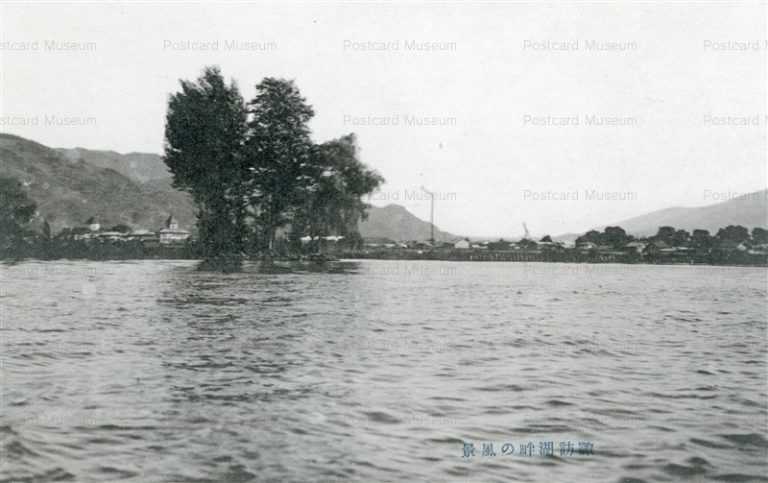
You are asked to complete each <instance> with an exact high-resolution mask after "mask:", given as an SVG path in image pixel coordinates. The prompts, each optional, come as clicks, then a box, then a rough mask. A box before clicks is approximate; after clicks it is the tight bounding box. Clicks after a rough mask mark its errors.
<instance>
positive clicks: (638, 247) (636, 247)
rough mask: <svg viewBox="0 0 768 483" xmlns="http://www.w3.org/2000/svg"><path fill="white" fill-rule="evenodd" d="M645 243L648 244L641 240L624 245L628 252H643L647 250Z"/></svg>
mask: <svg viewBox="0 0 768 483" xmlns="http://www.w3.org/2000/svg"><path fill="white" fill-rule="evenodd" d="M645 245H646V244H645V243H644V242H641V241H633V242H629V243H627V244H626V245H624V251H625V252H627V253H637V254H642V253H643V250H645Z"/></svg>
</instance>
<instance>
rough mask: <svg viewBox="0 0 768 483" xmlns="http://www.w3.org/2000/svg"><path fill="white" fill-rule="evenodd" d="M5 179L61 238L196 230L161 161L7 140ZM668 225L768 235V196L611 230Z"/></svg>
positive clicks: (379, 222) (395, 230) (408, 222)
mask: <svg viewBox="0 0 768 483" xmlns="http://www.w3.org/2000/svg"><path fill="white" fill-rule="evenodd" d="M0 176H11V177H14V178H17V179H19V180H20V181H22V182H23V183H24V184H25V186H26V187H27V189H28V190H29V192H30V196H31V197H32V198H33V199H34V200H35V201H36V202H37V204H38V212H39V214H40V220H38V222H42V221H41V220H42V218H43V217H44V218H45V219H47V220H48V222H49V223H50V224H51V227H52V228H53V229H54V231H59V230H61V229H62V228H64V227H74V226H81V225H83V224H84V223H85V221H86V220H87V219H88V218H90V217H91V216H96V217H98V218H99V219H100V222H101V224H102V226H105V227H109V226H112V225H116V224H118V223H125V224H127V225H129V226H132V227H134V228H148V229H157V228H160V227H161V226H162V224H163V222H164V220H165V219H166V218H167V217H168V215H170V214H173V215H174V216H175V217H176V218H177V219H178V221H179V223H180V225H181V226H182V227H184V228H188V229H189V228H193V227H194V224H195V219H196V218H195V208H194V206H193V204H192V200H191V198H190V196H189V195H188V194H186V193H183V192H180V191H178V190H175V189H174V188H173V187H172V186H171V177H170V173H169V172H168V170H167V168H166V166H165V163H164V162H163V158H162V156H160V155H158V154H151V153H128V154H120V153H116V152H114V151H98V150H90V149H85V148H73V149H52V148H49V147H46V146H43V145H42V144H39V143H36V142H34V141H30V140H28V139H24V138H21V137H19V136H14V135H11V134H2V133H0ZM666 225H668V226H674V227H675V228H682V229H685V230H688V231H692V230H694V229H696V228H703V229H706V230H709V231H710V232H711V233H713V234H714V233H716V232H717V230H718V229H719V228H722V227H725V226H727V225H742V226H745V227H747V228H750V229H751V228H753V227H755V226H761V227H766V226H768V190H763V191H758V192H755V193H750V194H748V195H744V196H742V197H739V198H735V199H731V200H728V201H724V202H721V203H715V204H712V205H708V206H702V207H697V208H684V207H674V208H667V209H664V210H658V211H654V212H651V213H648V214H645V215H641V216H637V217H634V218H629V219H626V220H623V221H618V222H616V223H611V224H609V226H621V227H622V228H624V229H625V230H626V231H627V232H628V233H630V234H633V235H636V236H648V235H653V234H655V233H656V232H657V230H658V228H659V227H660V226H666ZM358 228H359V230H360V234H361V235H362V236H364V237H380V238H389V239H392V240H427V239H429V237H430V224H429V223H428V222H426V221H423V220H421V219H419V218H418V217H416V216H415V215H413V214H412V213H410V212H409V211H408V210H407V209H405V208H404V207H402V206H400V205H395V204H391V205H387V206H384V207H372V208H371V209H370V210H369V212H368V219H367V220H365V221H362V222H360V225H359V227H358ZM602 228H604V227H599V228H598V229H600V230H602ZM579 235H581V233H579V234H575V233H568V234H563V235H560V236H558V237H554V239H556V240H559V241H572V240H574V239H575V238H576V237H578V236H579ZM457 238H460V237H458V236H456V235H453V234H451V233H447V232H444V231H441V230H439V229H438V228H437V227H436V228H435V239H437V240H439V241H450V240H455V239H457Z"/></svg>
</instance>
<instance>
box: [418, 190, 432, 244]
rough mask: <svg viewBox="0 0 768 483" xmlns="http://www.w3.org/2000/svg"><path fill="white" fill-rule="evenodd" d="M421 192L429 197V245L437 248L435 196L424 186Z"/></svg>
mask: <svg viewBox="0 0 768 483" xmlns="http://www.w3.org/2000/svg"><path fill="white" fill-rule="evenodd" d="M421 191H423V192H425V193H426V194H428V195H429V243H431V244H432V246H435V194H434V193H433V192H431V191H429V190H428V189H427V188H425V187H424V186H422V187H421Z"/></svg>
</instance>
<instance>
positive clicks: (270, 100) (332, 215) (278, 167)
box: [165, 67, 384, 259]
mask: <svg viewBox="0 0 768 483" xmlns="http://www.w3.org/2000/svg"><path fill="white" fill-rule="evenodd" d="M313 116H314V110H313V109H312V107H311V106H310V105H309V104H308V103H307V101H306V99H305V98H304V97H302V96H301V93H300V92H299V90H298V88H297V87H296V85H295V84H294V82H293V81H289V80H284V79H276V78H271V77H269V78H265V79H263V80H262V81H261V82H260V83H258V84H257V85H256V95H255V96H254V97H253V99H251V100H250V101H248V102H246V101H245V100H244V98H243V96H242V95H241V94H240V91H239V89H238V86H237V84H236V83H235V82H234V81H231V82H229V83H227V82H226V81H225V79H224V78H223V76H222V74H221V72H220V70H219V69H218V68H217V67H208V68H205V69H204V71H203V73H202V75H201V76H200V77H199V78H198V79H197V81H186V80H185V81H182V82H181V90H180V91H179V92H177V93H175V94H173V95H172V96H171V97H170V99H169V102H168V114H167V118H166V127H165V140H166V142H165V162H166V164H167V165H168V167H169V169H170V170H171V172H172V173H173V177H174V186H175V187H176V188H179V189H182V190H185V191H188V192H189V193H191V195H192V197H193V199H194V201H195V203H196V205H197V208H198V210H199V213H198V233H199V238H200V242H201V247H202V251H203V254H204V256H205V257H206V258H209V259H215V258H218V257H237V256H239V255H240V254H242V253H244V252H252V251H257V252H260V253H269V252H270V251H271V250H272V249H273V247H274V244H275V237H276V233H277V232H278V230H279V229H281V228H285V229H288V230H289V232H290V234H291V237H293V238H294V239H295V238H297V237H301V236H307V235H309V236H313V237H317V236H322V235H342V236H346V235H354V234H355V233H356V230H357V222H358V220H359V219H360V218H361V217H365V215H366V208H367V207H368V205H366V204H365V203H363V202H362V201H361V199H362V197H363V196H364V195H367V194H369V193H371V192H373V191H375V190H376V188H377V187H378V186H379V185H380V184H381V183H382V182H383V181H384V180H383V178H382V177H381V176H380V175H379V174H378V173H376V172H375V171H374V170H371V169H369V168H368V167H366V166H365V165H364V164H363V163H362V162H360V160H359V159H358V147H357V144H356V140H355V136H354V134H349V135H346V136H342V137H340V138H338V139H335V140H332V141H328V142H325V143H322V144H315V143H314V142H313V141H312V139H311V137H310V134H311V133H310V129H309V127H308V124H309V121H310V120H311V119H312V117H313Z"/></svg>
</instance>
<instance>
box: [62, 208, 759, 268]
mask: <svg viewBox="0 0 768 483" xmlns="http://www.w3.org/2000/svg"><path fill="white" fill-rule="evenodd" d="M53 240H58V241H64V244H63V248H64V252H65V253H69V254H75V253H76V254H77V255H78V256H86V257H98V258H102V257H108V258H111V257H119V258H124V257H127V258H130V257H172V258H195V257H196V256H197V250H196V240H195V238H194V234H193V233H192V232H191V231H188V230H186V229H184V228H182V227H180V226H179V223H178V221H177V220H176V218H175V217H174V216H173V215H169V216H168V218H167V219H166V220H165V223H164V226H163V228H161V229H159V230H157V231H150V230H146V229H132V228H131V227H129V226H127V225H116V226H114V227H111V228H108V229H103V228H102V226H101V224H100V223H99V220H98V219H97V218H96V217H92V218H90V219H89V220H88V221H87V222H86V223H85V225H84V226H80V227H76V228H72V229H65V230H64V231H63V232H61V233H59V234H58V235H56V237H55V238H53ZM67 240H70V241H73V242H74V243H72V244H71V245H68V244H67V243H66V241H67ZM298 242H299V240H297V241H296V242H295V243H297V244H298V247H297V245H296V244H293V245H292V244H291V242H290V241H289V233H288V231H286V230H281V233H280V236H279V237H278V240H277V243H276V245H275V255H277V256H281V257H286V258H291V257H292V256H295V255H296V254H297V253H300V254H302V255H313V254H314V255H317V254H322V255H325V256H330V257H335V258H363V259H365V258H371V259H405V260H408V259H417V260H418V259H422V260H456V261H554V262H586V263H683V264H693V263H697V264H737V265H742V264H743V265H761V266H765V265H768V230H766V229H764V228H759V227H757V228H753V229H752V231H751V233H750V231H749V230H748V229H747V228H745V227H742V226H733V225H731V226H728V227H725V228H722V229H720V230H719V231H718V232H717V233H716V234H714V235H711V234H710V233H709V231H707V230H693V233H689V232H687V231H686V230H680V229H675V228H674V227H669V226H665V227H659V229H658V232H657V234H656V235H653V236H649V237H644V238H636V237H633V236H632V235H628V234H627V233H626V232H625V231H624V230H623V229H622V228H621V227H606V228H605V229H604V231H602V232H600V231H596V230H591V231H588V232H587V233H585V234H584V235H582V236H580V237H578V238H576V240H575V241H573V242H562V241H556V240H553V239H552V238H551V237H550V236H544V237H542V238H541V239H539V240H535V239H533V237H531V236H530V235H529V234H526V236H524V237H523V238H521V239H520V240H517V241H510V240H504V239H503V238H502V239H498V240H495V241H493V240H471V239H469V238H457V239H454V240H451V241H436V240H393V239H390V238H384V237H360V236H359V235H358V236H349V237H343V236H321V237H315V238H310V237H308V236H305V237H303V238H301V239H300V243H298ZM54 245H58V246H59V248H62V245H61V244H60V243H54ZM49 248H51V247H49ZM54 248H55V247H54ZM297 248H298V250H297ZM73 249H74V250H73Z"/></svg>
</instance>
